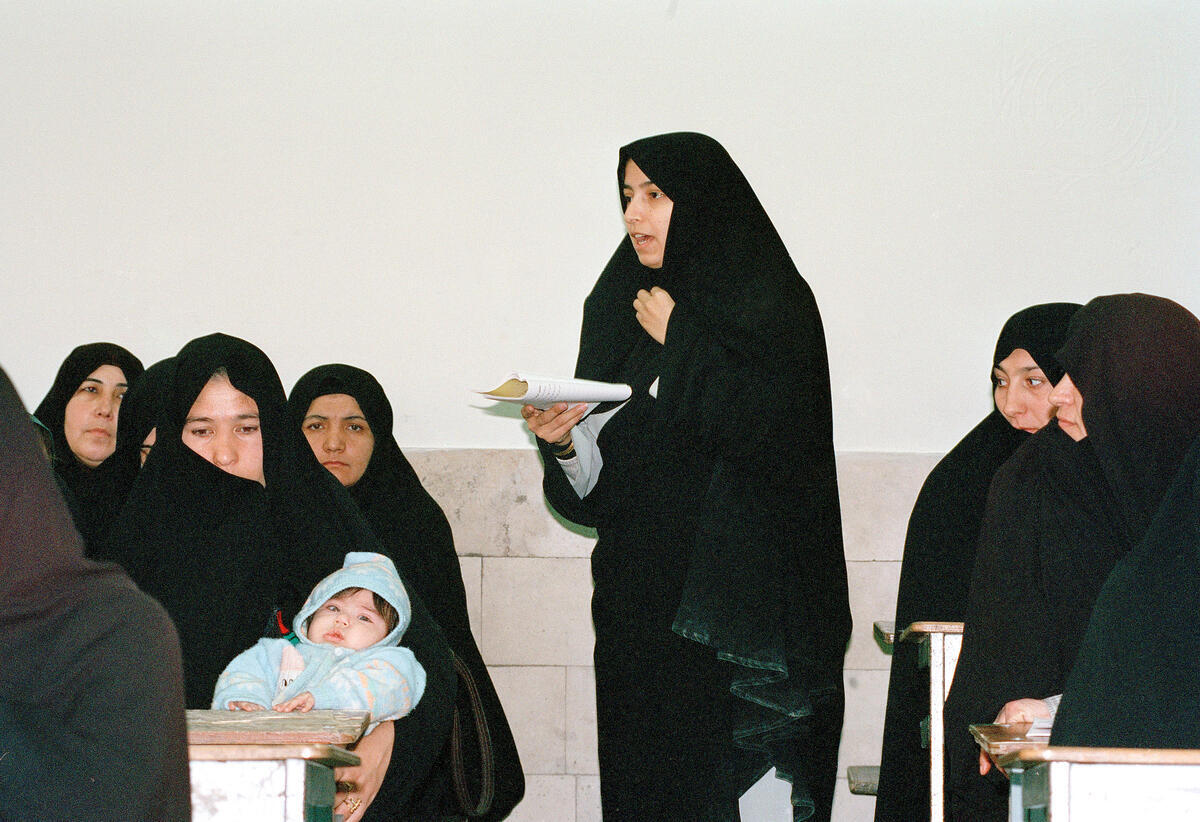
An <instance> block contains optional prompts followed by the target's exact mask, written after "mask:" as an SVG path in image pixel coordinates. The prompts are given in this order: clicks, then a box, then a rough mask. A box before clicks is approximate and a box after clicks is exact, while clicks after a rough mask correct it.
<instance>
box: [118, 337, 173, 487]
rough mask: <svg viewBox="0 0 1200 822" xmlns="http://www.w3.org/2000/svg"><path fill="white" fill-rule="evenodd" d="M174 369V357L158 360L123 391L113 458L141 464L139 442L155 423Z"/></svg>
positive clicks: (143, 440) (140, 444) (140, 446)
mask: <svg viewBox="0 0 1200 822" xmlns="http://www.w3.org/2000/svg"><path fill="white" fill-rule="evenodd" d="M174 372H175V358H174V357H167V358H166V359H165V360H159V361H158V362H156V363H155V364H154V365H152V366H150V367H149V368H147V369H146V370H145V371H144V372H143V373H142V376H141V378H140V379H138V381H137V383H136V384H135V385H133V386H131V387H130V389H129V390H128V391H127V392H126V393H125V398H124V399H122V400H121V424H120V425H119V426H118V427H117V450H116V451H114V452H113V457H118V458H119V459H122V460H126V461H130V462H133V463H135V464H136V465H137V466H138V467H139V468H140V467H141V464H142V463H141V451H142V443H143V442H145V440H146V437H148V436H150V432H151V431H153V430H154V428H155V426H157V425H158V417H159V415H160V414H161V413H162V411H163V405H164V403H165V400H166V395H167V390H168V389H169V388H170V387H171V382H172V379H173V378H174ZM135 476H136V473H135Z"/></svg>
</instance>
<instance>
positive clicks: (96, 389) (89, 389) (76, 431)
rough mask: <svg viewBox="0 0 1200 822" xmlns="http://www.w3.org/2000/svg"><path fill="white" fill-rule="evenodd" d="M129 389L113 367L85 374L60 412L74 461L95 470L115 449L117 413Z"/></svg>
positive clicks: (120, 371) (118, 370)
mask: <svg viewBox="0 0 1200 822" xmlns="http://www.w3.org/2000/svg"><path fill="white" fill-rule="evenodd" d="M127 390H129V386H128V385H126V384H125V373H124V372H123V371H122V370H121V369H120V368H117V367H116V366H115V365H102V366H100V367H99V368H97V369H96V370H95V371H93V372H92V373H90V374H88V375H87V376H86V377H85V378H84V380H83V382H81V383H80V384H79V387H78V388H77V389H75V393H74V394H72V395H71V399H69V400H67V407H66V411H65V412H64V413H63V433H64V434H65V435H66V437H67V446H68V447H70V449H71V453H72V454H74V455H75V459H77V460H79V462H81V463H83V464H84V465H86V466H87V467H88V468H95V467H96V466H97V465H99V464H100V463H102V462H104V461H105V460H106V459H108V458H109V457H110V456H112V452H113V451H115V450H116V449H117V412H118V411H119V410H120V409H121V397H123V396H125V392H126V391H127Z"/></svg>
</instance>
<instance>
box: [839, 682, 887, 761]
mask: <svg viewBox="0 0 1200 822" xmlns="http://www.w3.org/2000/svg"><path fill="white" fill-rule="evenodd" d="M842 679H843V681H844V682H845V684H846V718H845V721H844V722H843V723H842V745H841V749H840V750H839V751H838V774H839V776H841V777H843V778H844V777H845V776H846V768H848V767H849V766H851V765H878V764H879V751H880V748H881V747H882V746H883V715H884V710H885V708H886V707H887V685H888V672H887V671H846V672H845V673H844V674H843V676H842Z"/></svg>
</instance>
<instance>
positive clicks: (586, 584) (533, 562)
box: [480, 557, 595, 666]
mask: <svg viewBox="0 0 1200 822" xmlns="http://www.w3.org/2000/svg"><path fill="white" fill-rule="evenodd" d="M591 598H592V569H591V563H590V562H589V561H588V560H586V559H539V558H531V557H508V558H503V559H499V558H493V557H486V558H484V560H483V632H482V634H483V643H482V645H481V648H480V649H481V651H482V652H483V658H484V661H485V662H487V663H488V664H490V665H584V666H586V665H591V664H592V645H593V644H594V641H595V634H594V633H593V632H592V614H591Z"/></svg>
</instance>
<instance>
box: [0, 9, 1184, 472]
mask: <svg viewBox="0 0 1200 822" xmlns="http://www.w3.org/2000/svg"><path fill="white" fill-rule="evenodd" d="M1197 42H1200V3H1195V2H1192V0H1177V2H1131V0H1106V1H1105V2H1101V1H1100V0H1089V1H1088V2H1073V3H1072V2H1056V3H1052V2H1048V0H1047V2H1031V1H1030V0H994V1H993V2H984V0H978V1H977V2H970V3H961V2H956V1H952V0H946V2H918V0H910V1H909V2H904V3H895V2H883V0H878V2H866V0H860V1H859V2H842V3H835V2H829V0H788V2H786V3H785V2H780V1H779V0H775V1H774V2H765V3H751V2H748V0H742V1H741V2H735V0H728V1H727V2H718V1H717V0H711V1H710V2H698V0H653V1H652V2H640V3H638V2H627V1H626V0H620V2H616V1H612V0H610V1H609V2H604V3H599V2H583V0H541V1H540V2H533V1H532V0H526V1H525V2H490V3H489V2H478V0H438V2H436V3H427V2H422V3H417V2H407V0H392V2H336V3H334V2H329V3H312V2H293V1H289V2H274V3H262V2H226V3H220V2H203V3H198V2H194V0H189V1H188V2H166V1H165V0H140V1H139V2H122V3H114V2H101V3H83V2H78V3H66V2H61V1H60V0H37V2H0V279H2V287H0V295H2V296H0V363H2V364H3V366H4V367H5V368H6V369H7V370H8V371H9V373H10V375H12V377H13V379H14V381H15V382H16V383H17V386H18V388H19V389H20V390H21V392H22V394H23V396H24V398H25V400H26V402H27V403H28V404H30V405H34V404H36V403H37V401H38V400H39V399H40V398H41V396H42V394H43V392H44V391H45V390H46V388H47V387H48V386H49V383H50V381H51V379H52V377H53V374H54V371H55V369H56V367H57V365H58V363H59V362H60V361H61V359H62V358H63V357H64V356H65V355H66V353H67V352H68V350H69V349H70V348H71V347H72V346H73V345H75V344H77V343H80V342H85V341H91V340H96V339H111V340H114V341H117V342H120V343H123V344H125V345H126V346H128V347H129V348H131V349H132V350H134V351H135V352H136V353H138V354H139V355H140V356H141V357H142V358H143V359H144V360H146V361H147V363H149V362H151V361H154V360H157V359H159V358H161V357H163V356H167V355H169V354H171V353H173V352H174V351H176V350H177V349H178V348H179V347H180V346H181V345H182V344H183V343H184V342H185V341H187V340H188V339H190V338H191V337H194V336H197V335H199V334H202V333H206V332H209V331H212V330H217V329H221V330H225V331H228V332H230V333H234V334H238V335H241V336H245V337H247V338H249V339H251V340H253V341H255V342H256V343H258V344H259V345H260V346H262V347H263V348H264V349H265V350H266V351H267V352H268V353H269V354H270V355H271V356H272V358H273V359H274V361H275V363H276V365H277V366H278V367H279V370H280V372H281V375H282V377H283V380H284V383H285V385H286V386H287V387H289V388H290V386H291V384H292V382H294V380H295V379H296V378H297V377H299V375H300V374H301V373H302V372H303V371H304V370H306V369H307V368H308V367H310V366H312V365H315V364H317V363H319V362H326V361H330V360H341V361H347V362H352V363H355V364H359V365H362V366H364V367H367V368H369V369H370V370H372V371H373V372H374V373H375V374H376V375H378V376H379V377H380V379H381V380H382V381H383V382H384V384H385V386H386V387H387V388H388V389H389V391H390V393H391V395H392V397H393V400H394V401H395V402H396V404H397V406H398V408H397V412H398V413H397V434H398V437H399V439H400V442H401V443H402V444H403V445H407V446H425V447H484V448H506V447H525V446H527V445H528V442H529V441H528V438H527V436H526V435H525V434H524V433H523V432H522V429H521V426H520V425H519V423H518V422H517V421H515V420H514V419H511V418H510V417H509V416H506V414H510V412H511V411H512V409H504V410H503V411H501V412H500V413H496V412H495V411H492V412H488V411H484V410H480V408H481V407H483V406H486V403H480V402H476V401H474V400H473V399H472V397H471V395H470V394H469V389H471V388H486V387H490V386H491V385H492V384H495V383H496V382H498V381H499V379H500V378H501V377H503V376H504V375H505V373H506V372H507V371H508V370H510V369H512V368H518V367H519V368H526V369H529V370H535V371H536V370H542V371H550V372H567V371H569V370H570V368H571V366H572V364H573V362H574V355H575V345H576V341H577V335H578V324H579V315H580V307H581V303H582V300H583V297H584V296H585V295H586V293H587V292H588V290H589V289H590V287H591V284H592V282H593V281H594V279H595V277H596V276H597V274H598V273H599V271H600V269H601V267H602V266H603V264H604V262H605V261H606V260H607V258H608V256H609V254H610V253H611V251H612V249H613V247H614V246H615V245H616V243H617V242H618V241H619V239H620V237H621V226H620V222H619V215H618V211H617V203H616V196H615V185H614V170H615V169H614V166H615V159H616V152H617V148H618V147H619V146H620V145H621V144H623V143H625V142H628V141H630V140H632V139H635V138H638V137H641V136H645V135H647V134H652V133H657V132H661V131H669V130H678V129H691V130H699V131H705V132H708V133H710V134H712V135H713V136H715V137H717V138H718V139H720V140H721V141H722V142H723V143H724V144H725V145H726V147H727V148H728V149H729V150H730V153H731V154H732V155H733V157H734V158H735V159H736V160H737V161H738V162H739V164H740V165H741V166H742V168H743V170H744V171H745V172H746V174H747V176H748V177H749V179H750V180H751V182H752V183H753V184H754V186H755V188H756V189H757V191H758V193H759V195H760V197H761V199H762V200H763V202H764V204H765V205H766V207H767V209H768V211H769V212H770V214H771V215H772V217H773V219H774V220H775V223H776V225H777V226H778V228H779V230H780V232H781V234H782V235H783V237H784V239H785V240H786V242H787V243H788V246H789V248H790V249H791V252H792V254H793V256H794V258H795V260H796V262H797V265H798V266H799V268H800V270H801V271H802V272H803V273H804V275H805V277H806V278H807V279H808V280H809V282H810V283H811V284H812V286H813V289H814V291H815V292H816V294H817V297H818V299H819V301H820V303H821V308H822V312H823V315H824V318H825V322H826V329H827V334H828V338H829V349H830V352H831V360H832V370H833V379H834V384H835V406H836V409H835V410H836V415H837V417H836V425H837V445H838V448H839V449H841V450H872V451H941V450H944V449H946V448H948V447H950V446H951V445H952V444H953V443H954V442H955V441H956V440H957V439H958V438H959V436H961V434H962V433H963V432H964V431H965V430H966V429H967V428H968V427H969V426H970V425H972V424H973V423H974V422H975V421H976V420H977V419H978V418H979V417H980V416H982V414H983V413H984V412H985V411H986V409H987V404H988V396H987V391H986V374H987V371H988V364H989V362H990V359H989V358H990V354H991V347H992V345H993V342H994V339H995V335H996V332H997V331H998V329H999V326H1000V324H1001V323H1002V321H1003V320H1004V318H1005V317H1007V316H1008V315H1009V314H1010V313H1012V312H1013V311H1014V310H1017V309H1019V308H1021V307H1023V306H1025V305H1027V304H1029V303H1032V302H1043V301H1047V300H1057V299H1076V300H1086V299H1087V298H1089V297H1091V296H1093V295H1095V294H1099V293H1109V292H1114V291H1125V290H1144V291H1150V292H1152V293H1158V294H1163V295H1165V296H1170V297H1173V298H1175V299H1177V300H1179V301H1180V302H1182V303H1184V304H1185V305H1187V306H1188V307H1190V308H1192V309H1193V310H1194V311H1195V310H1200V272H1198V271H1197V259H1198V254H1197V252H1198V251H1200V139H1198V138H1200V128H1198V125H1200V56H1198V55H1200V51H1198V50H1197V48H1196V43H1197Z"/></svg>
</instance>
